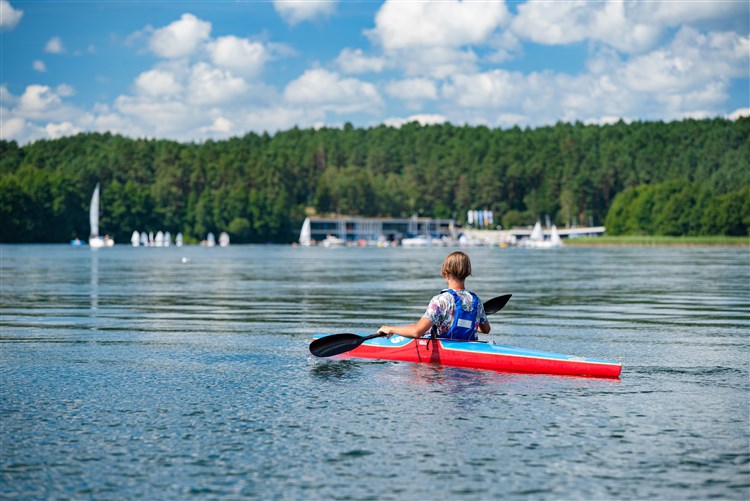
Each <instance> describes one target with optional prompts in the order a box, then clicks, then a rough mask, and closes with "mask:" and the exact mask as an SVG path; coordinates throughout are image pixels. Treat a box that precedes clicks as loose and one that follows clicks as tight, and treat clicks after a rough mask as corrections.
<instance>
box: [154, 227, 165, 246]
mask: <svg viewBox="0 0 750 501" xmlns="http://www.w3.org/2000/svg"><path fill="white" fill-rule="evenodd" d="M154 247H164V233H162V232H161V230H159V231H157V232H156V237H154Z"/></svg>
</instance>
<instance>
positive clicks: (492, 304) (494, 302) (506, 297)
mask: <svg viewBox="0 0 750 501" xmlns="http://www.w3.org/2000/svg"><path fill="white" fill-rule="evenodd" d="M512 295H513V294H503V295H502V296H497V297H493V298H492V299H490V300H489V301H487V302H485V303H484V313H485V314H486V315H492V314H493V313H497V312H498V311H500V310H502V309H503V307H504V306H505V305H506V304H508V301H510V297H511V296H512Z"/></svg>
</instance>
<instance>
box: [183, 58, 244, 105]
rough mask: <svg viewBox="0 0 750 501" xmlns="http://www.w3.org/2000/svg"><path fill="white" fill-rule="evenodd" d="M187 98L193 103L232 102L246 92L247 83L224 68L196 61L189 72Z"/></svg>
mask: <svg viewBox="0 0 750 501" xmlns="http://www.w3.org/2000/svg"><path fill="white" fill-rule="evenodd" d="M188 92H189V95H188V100H189V101H190V102H191V103H195V104H221V103H227V102H232V101H234V100H236V99H238V98H240V97H241V96H242V95H243V94H244V93H245V92H247V83H246V82H245V81H244V80H243V79H242V78H239V77H235V76H233V75H232V74H231V73H230V72H228V71H226V70H220V69H218V68H212V67H211V66H210V65H209V64H207V63H198V64H196V65H195V66H193V68H192V70H191V72H190V83H189V84H188Z"/></svg>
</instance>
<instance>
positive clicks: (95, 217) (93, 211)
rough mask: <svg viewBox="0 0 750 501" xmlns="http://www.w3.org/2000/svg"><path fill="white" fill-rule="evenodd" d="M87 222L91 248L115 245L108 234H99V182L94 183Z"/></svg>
mask: <svg viewBox="0 0 750 501" xmlns="http://www.w3.org/2000/svg"><path fill="white" fill-rule="evenodd" d="M89 223H90V224H91V233H90V235H89V246H91V248H93V249H98V248H101V247H112V246H113V245H115V241H114V240H112V239H111V238H110V237H109V235H105V236H104V237H103V238H102V237H100V236H99V183H96V188H94V194H93V195H91V207H90V208H89Z"/></svg>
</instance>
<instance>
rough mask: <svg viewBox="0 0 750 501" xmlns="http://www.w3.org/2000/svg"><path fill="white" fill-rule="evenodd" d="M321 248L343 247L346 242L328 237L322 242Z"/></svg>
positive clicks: (331, 236)
mask: <svg viewBox="0 0 750 501" xmlns="http://www.w3.org/2000/svg"><path fill="white" fill-rule="evenodd" d="M322 244H323V247H343V246H344V245H346V240H344V239H343V238H339V237H334V236H333V235H328V236H326V238H325V239H324V240H323V242H322Z"/></svg>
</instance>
